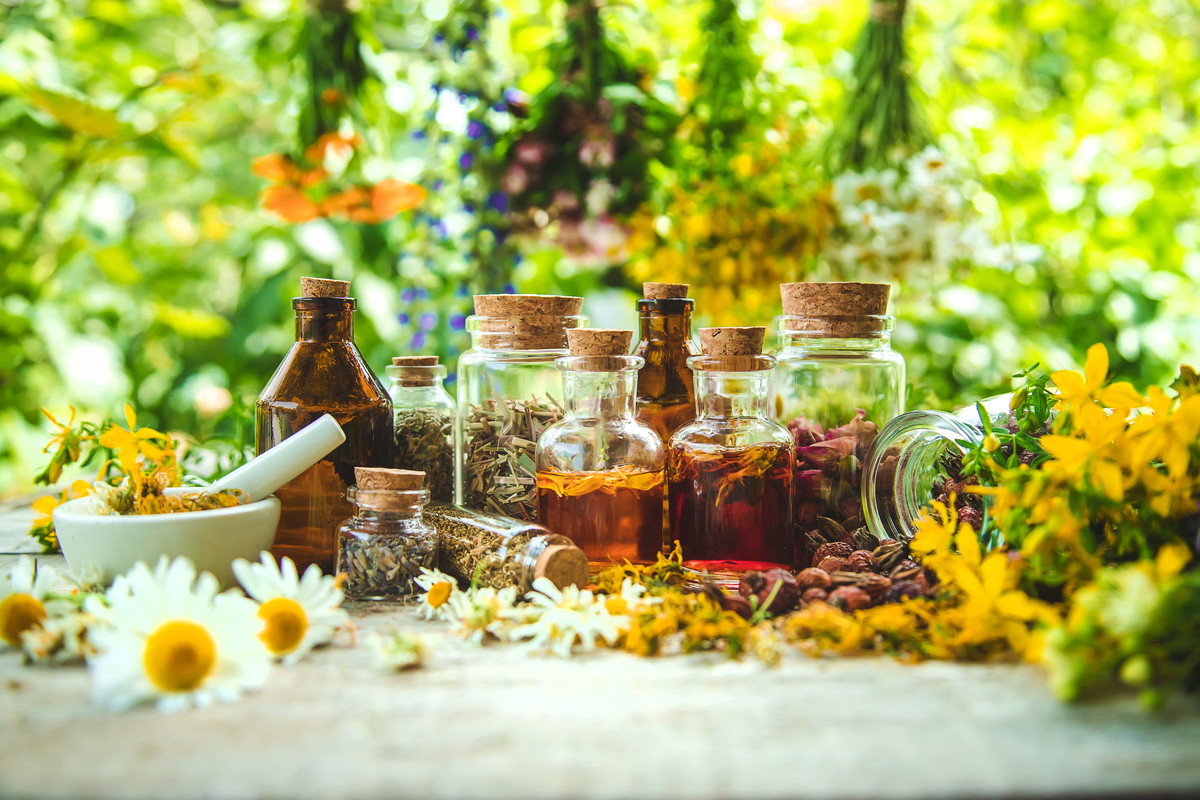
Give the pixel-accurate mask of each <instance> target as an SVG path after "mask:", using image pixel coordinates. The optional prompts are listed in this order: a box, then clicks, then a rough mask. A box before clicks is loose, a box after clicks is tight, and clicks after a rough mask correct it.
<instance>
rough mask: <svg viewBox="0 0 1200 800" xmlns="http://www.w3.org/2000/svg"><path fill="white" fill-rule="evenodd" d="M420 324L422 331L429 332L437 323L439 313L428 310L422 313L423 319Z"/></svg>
mask: <svg viewBox="0 0 1200 800" xmlns="http://www.w3.org/2000/svg"><path fill="white" fill-rule="evenodd" d="M418 325H420V327H421V330H422V331H425V332H426V333H428V332H429V331H431V330H433V326H434V325H437V314H435V313H433V312H432V311H426V312H425V313H424V314H422V315H421V320H420V322H419V323H418Z"/></svg>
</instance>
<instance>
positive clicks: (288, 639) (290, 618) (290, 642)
mask: <svg viewBox="0 0 1200 800" xmlns="http://www.w3.org/2000/svg"><path fill="white" fill-rule="evenodd" d="M258 615H259V616H260V617H262V618H263V619H264V620H266V623H267V627H266V628H264V629H263V632H262V633H260V634H259V635H258V636H259V638H260V639H262V640H263V644H265V645H266V646H267V649H268V650H270V651H271V652H272V653H274V654H275V655H277V656H281V655H284V654H286V653H290V652H292V651H293V650H295V649H296V647H297V646H299V644H300V642H301V640H303V639H304V632H305V631H307V630H308V615H307V614H305V613H304V608H303V607H302V606H301V605H300V604H299V603H297V602H296V601H295V600H293V599H291V598H290V597H272V598H271V599H270V600H268V601H267V602H265V603H263V604H262V605H261V606H259V607H258Z"/></svg>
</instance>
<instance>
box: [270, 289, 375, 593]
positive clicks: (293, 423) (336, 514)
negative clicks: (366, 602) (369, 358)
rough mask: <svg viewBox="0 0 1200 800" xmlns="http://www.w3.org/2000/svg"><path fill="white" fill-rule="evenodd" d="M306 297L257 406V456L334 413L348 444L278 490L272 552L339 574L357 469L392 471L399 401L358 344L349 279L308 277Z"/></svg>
mask: <svg viewBox="0 0 1200 800" xmlns="http://www.w3.org/2000/svg"><path fill="white" fill-rule="evenodd" d="M301 281H302V284H303V291H302V294H303V297H297V298H295V299H293V300H292V308H293V309H295V311H296V343H295V344H294V345H292V349H291V350H289V351H288V354H287V356H285V357H284V359H283V363H282V364H280V365H279V368H278V369H277V370H275V374H274V375H273V376H272V377H271V381H270V382H269V383H268V384H267V387H266V388H265V389H263V392H262V394H261V395H259V398H258V403H257V404H256V408H255V411H256V415H255V429H256V433H257V452H259V453H262V452H264V451H266V450H269V449H270V448H271V447H273V446H275V445H276V444H278V443H279V442H281V441H283V440H284V439H286V438H287V437H289V436H291V435H292V434H293V433H295V432H296V431H298V430H300V429H301V428H303V427H305V426H306V425H308V424H309V423H310V422H313V421H315V420H316V419H318V418H319V417H320V416H321V415H322V414H330V415H332V416H333V417H334V419H336V420H337V421H338V423H339V424H340V425H341V426H342V430H343V431H344V432H345V434H346V441H345V442H343V443H342V444H340V445H338V447H337V449H336V450H334V451H333V452H332V453H330V454H329V455H327V456H325V458H323V459H321V460H320V461H319V462H317V463H316V464H314V465H313V466H311V467H309V468H308V469H307V470H305V471H304V472H303V473H301V474H300V476H299V477H297V478H295V479H294V480H292V481H291V482H289V483H288V484H287V485H285V486H284V487H283V488H281V489H279V490H278V491H276V492H275V496H276V497H278V498H279V501H280V503H281V504H282V507H283V508H282V512H281V514H280V517H279V529H278V531H277V532H276V534H275V544H274V545H273V546H272V547H271V553H272V555H274V556H275V557H276V558H277V559H279V558H283V557H284V556H288V557H289V558H291V559H292V560H293V561H295V562H296V566H297V567H298V568H299V569H301V570H303V569H304V568H305V567H307V566H308V565H309V564H316V565H318V566H319V567H320V568H321V569H322V570H323V571H324V572H327V573H331V572H332V571H333V569H334V565H335V562H336V560H337V529H338V526H339V525H340V524H341V523H342V522H343V521H344V520H346V519H348V518H349V517H351V516H353V515H354V507H353V506H352V505H351V504H350V501H349V500H348V499H347V498H346V490H347V488H349V487H350V486H353V485H354V483H355V477H354V468H355V467H390V466H392V460H393V447H394V444H393V439H392V401H391V398H389V397H388V393H387V390H386V389H384V387H383V384H381V383H380V382H379V379H378V378H376V377H375V373H373V372H372V371H371V368H370V367H369V366H368V365H367V362H366V359H364V358H363V356H362V353H360V352H359V351H358V348H357V347H356V346H355V345H354V310H355V308H356V307H357V303H356V302H355V300H354V298H353V297H350V296H349V291H350V283H349V281H330V280H320V279H317V278H302V279H301Z"/></svg>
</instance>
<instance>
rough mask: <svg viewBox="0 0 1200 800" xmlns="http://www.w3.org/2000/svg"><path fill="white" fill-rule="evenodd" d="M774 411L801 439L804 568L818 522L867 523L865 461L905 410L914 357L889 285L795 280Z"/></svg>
mask: <svg viewBox="0 0 1200 800" xmlns="http://www.w3.org/2000/svg"><path fill="white" fill-rule="evenodd" d="M780 288H781V292H782V294H783V311H784V313H783V315H782V316H780V317H777V318H776V320H775V328H776V332H777V335H778V337H779V344H778V347H777V349H776V351H775V357H776V359H777V361H776V365H775V371H774V374H773V376H772V381H771V402H770V409H771V416H772V417H773V418H774V419H776V420H778V421H779V422H780V423H782V424H784V425H786V426H787V427H788V430H790V431H791V433H792V436H793V438H794V440H795V444H796V480H795V495H796V501H795V520H796V526H797V533H798V538H797V543H798V544H799V545H800V546H801V551H800V552H798V553H797V562H798V565H799V566H808V564H807V563H806V557H807V556H808V555H809V553H808V550H810V549H812V548H811V547H809V546H807V545H808V544H810V543H811V542H812V541H816V540H813V539H810V538H808V537H806V536H805V534H806V533H808V532H810V531H813V530H816V529H817V528H818V527H819V525H818V519H819V518H823V519H824V520H825V524H826V525H828V524H829V521H830V520H832V521H833V522H835V523H837V524H838V525H839V526H840V527H841V528H842V529H844V530H846V531H852V530H854V529H856V528H858V527H860V526H861V525H862V524H863V512H862V503H861V500H860V489H861V482H862V470H861V464H862V460H863V459H864V458H865V457H866V454H867V451H868V450H869V449H870V447H871V443H872V442H873V441H874V440H875V437H876V435H877V434H878V432H879V428H880V427H881V426H883V425H884V424H886V423H887V422H888V421H889V420H890V419H892V418H893V417H895V416H896V415H897V414H899V413H900V412H901V411H903V410H904V377H905V368H904V359H903V358H902V357H901V356H900V355H899V354H898V353H896V352H895V351H894V350H892V346H891V332H892V328H893V327H894V325H895V319H894V318H893V317H890V316H887V306H888V298H889V294H890V291H891V287H890V286H889V285H888V284H886V283H785V284H783V285H782V286H781V287H780Z"/></svg>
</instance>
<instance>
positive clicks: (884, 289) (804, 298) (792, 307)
mask: <svg viewBox="0 0 1200 800" xmlns="http://www.w3.org/2000/svg"><path fill="white" fill-rule="evenodd" d="M779 291H780V294H782V295H783V313H784V314H787V315H789V316H797V317H861V316H879V317H881V316H883V315H884V314H886V313H887V307H888V298H889V297H890V296H891V292H892V286H891V284H888V283H856V282H853V281H846V282H833V283H781V284H779Z"/></svg>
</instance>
